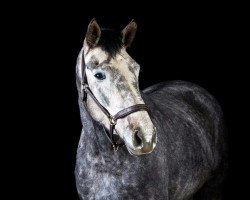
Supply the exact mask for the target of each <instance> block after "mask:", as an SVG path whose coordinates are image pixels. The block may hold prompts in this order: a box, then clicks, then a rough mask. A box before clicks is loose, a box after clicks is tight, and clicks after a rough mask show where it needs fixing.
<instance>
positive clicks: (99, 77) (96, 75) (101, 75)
mask: <svg viewBox="0 0 250 200" xmlns="http://www.w3.org/2000/svg"><path fill="white" fill-rule="evenodd" d="M95 77H96V78H97V79H99V80H103V79H105V78H106V76H105V74H104V73H101V72H98V73H96V74H95Z"/></svg>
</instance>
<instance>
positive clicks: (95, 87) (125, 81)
mask: <svg viewBox="0 0 250 200" xmlns="http://www.w3.org/2000/svg"><path fill="white" fill-rule="evenodd" d="M85 64H86V76H87V81H88V84H89V87H90V89H91V90H92V92H93V93H94V95H95V97H96V98H97V99H98V101H99V102H100V103H101V104H102V105H103V106H104V107H105V108H106V109H107V110H108V111H109V112H110V113H111V114H112V115H115V114H116V113H117V112H119V111H121V110H122V109H124V108H127V107H129V106H132V105H136V104H144V101H143V99H142V98H141V95H140V92H139V88H138V76H139V70H140V67H139V65H138V64H137V63H136V62H135V61H134V60H133V59H132V58H131V57H130V56H129V55H128V53H127V52H126V50H125V49H124V48H123V49H122V50H121V52H120V53H118V54H117V55H116V56H115V58H110V57H109V55H108V54H107V53H106V52H104V51H103V50H102V49H101V48H98V47H97V48H94V49H91V50H89V51H88V52H87V53H86V54H85ZM77 69H78V68H77ZM79 71H80V69H79ZM96 73H102V74H104V75H105V77H106V78H105V79H104V80H99V79H97V78H96V77H95V74H96ZM87 107H88V110H89V112H90V114H91V116H92V117H93V118H94V119H95V120H97V121H99V122H101V123H103V124H104V125H105V126H106V128H107V129H109V120H108V118H107V117H106V116H105V115H104V114H103V113H102V111H101V110H100V108H99V107H98V106H97V105H96V104H95V103H94V101H93V100H92V99H91V97H89V96H88V99H87ZM137 129H140V130H139V131H140V136H141V137H142V138H143V139H142V141H143V142H145V143H150V142H151V143H152V140H154V141H155V142H154V144H153V145H151V149H150V150H148V151H145V152H146V153H149V152H151V151H152V150H153V148H154V147H155V143H156V140H155V139H153V138H155V137H154V135H155V128H154V125H153V123H152V121H151V119H150V117H149V115H148V113H147V112H146V111H138V112H135V113H132V114H130V115H129V116H127V117H125V118H123V119H119V120H118V121H117V125H116V132H117V133H118V134H119V136H120V137H121V138H122V139H123V140H124V141H125V143H126V146H127V148H128V149H129V150H130V152H131V153H133V154H142V153H144V152H143V145H135V134H134V133H135V131H136V130H137Z"/></svg>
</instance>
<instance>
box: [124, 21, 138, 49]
mask: <svg viewBox="0 0 250 200" xmlns="http://www.w3.org/2000/svg"><path fill="white" fill-rule="evenodd" d="M136 31H137V24H136V22H135V21H134V20H132V21H131V22H130V23H129V24H128V25H127V26H126V27H125V28H124V29H123V30H122V42H123V45H124V46H125V48H127V47H129V46H130V45H131V44H132V42H133V40H134V38H135V34H136Z"/></svg>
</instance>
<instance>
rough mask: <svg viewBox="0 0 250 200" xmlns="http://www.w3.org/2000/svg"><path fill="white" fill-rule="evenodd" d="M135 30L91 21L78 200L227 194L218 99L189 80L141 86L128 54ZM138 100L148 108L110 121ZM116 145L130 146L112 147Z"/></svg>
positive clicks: (81, 77) (81, 78)
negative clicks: (225, 192)
mask: <svg viewBox="0 0 250 200" xmlns="http://www.w3.org/2000/svg"><path fill="white" fill-rule="evenodd" d="M136 30H137V24H136V23H135V21H131V22H130V23H129V24H128V25H127V26H126V27H125V28H124V29H123V30H122V31H121V32H118V31H114V30H110V29H101V28H100V26H99V25H98V23H97V22H96V20H95V19H93V20H92V21H91V22H90V24H89V26H88V29H87V33H86V36H85V40H84V44H83V48H82V50H81V52H80V53H79V56H78V59H77V67H76V74H77V78H76V79H77V88H78V93H79V106H80V114H81V122H82V133H81V138H80V141H79V146H78V150H77V160H76V168H75V177H76V185H77V190H78V193H79V197H80V199H111V200H112V199H114V200H115V199H136V200H140V199H143V200H145V199H157V200H158V199H169V200H188V199H208V200H214V199H221V189H222V186H223V180H224V177H225V171H226V168H227V148H226V147H227V145H226V131H225V126H224V122H223V114H222V111H221V108H220V106H219V104H218V102H217V101H216V100H215V98H214V97H213V96H211V95H210V94H209V93H208V92H207V91H206V90H205V89H203V88H201V87H200V86H198V85H195V84H193V83H189V82H184V81H170V82H163V83H159V84H156V85H153V86H151V87H149V88H147V89H145V90H143V91H140V90H139V87H138V75H139V69H140V66H139V65H138V64H137V63H136V62H135V61H134V60H133V59H132V58H131V57H130V56H129V55H128V53H127V52H126V49H127V48H128V47H129V46H130V45H131V43H132V42H133V39H134V37H135V33H136ZM86 86H87V88H88V91H89V92H87V93H86V92H84V91H85V89H86ZM97 104H100V105H97ZM138 104H140V105H146V106H147V109H142V110H138V109H137V110H134V111H133V112H131V113H127V114H126V116H125V115H124V116H122V117H120V118H118V119H116V121H115V123H114V122H111V121H110V119H109V117H110V116H111V117H113V116H115V115H116V113H118V112H120V111H121V110H124V109H125V110H126V108H129V107H131V106H132V107H133V106H134V105H138ZM103 109H105V110H107V113H108V114H105V112H106V111H105V112H104V111H103ZM126 111H127V110H126ZM112 119H113V120H114V117H113V118H112ZM110 125H114V130H113V132H114V133H113V134H114V136H113V137H114V139H113V140H111V139H112V138H111V135H110V134H111V130H110V129H111V126H110ZM118 143H119V144H124V146H123V145H120V146H119V149H118V150H117V148H116V149H115V150H114V149H113V148H111V144H118Z"/></svg>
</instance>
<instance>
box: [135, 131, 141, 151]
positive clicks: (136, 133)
mask: <svg viewBox="0 0 250 200" xmlns="http://www.w3.org/2000/svg"><path fill="white" fill-rule="evenodd" d="M134 145H135V147H138V146H141V145H142V138H141V136H140V133H139V131H138V130H135V132H134Z"/></svg>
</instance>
